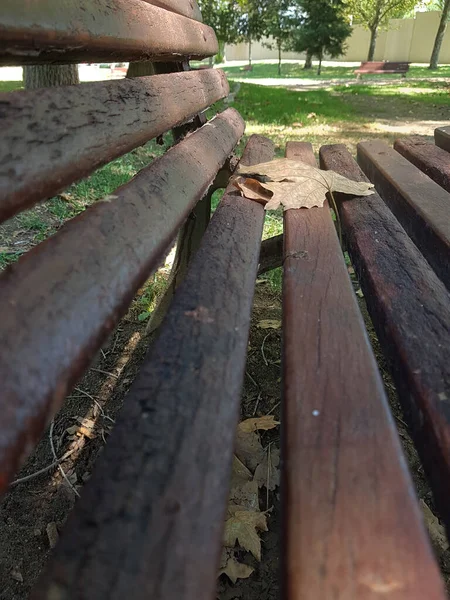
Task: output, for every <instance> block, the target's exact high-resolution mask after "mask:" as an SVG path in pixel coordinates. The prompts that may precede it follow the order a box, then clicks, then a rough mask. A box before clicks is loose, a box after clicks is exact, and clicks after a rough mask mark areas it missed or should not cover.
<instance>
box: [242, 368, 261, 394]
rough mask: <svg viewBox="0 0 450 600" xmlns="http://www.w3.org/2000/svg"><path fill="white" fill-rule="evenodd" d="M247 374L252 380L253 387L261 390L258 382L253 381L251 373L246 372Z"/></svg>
mask: <svg viewBox="0 0 450 600" xmlns="http://www.w3.org/2000/svg"><path fill="white" fill-rule="evenodd" d="M245 374H246V375H247V377H248V378H249V379H250V381H251V382H252V383H253V385H254V386H255V388H258V390H259V389H260V386H259V385H258V384H257V383H256V381H255V380H254V379H253V377H252V376H251V375H250V373H249V372H248V371H245Z"/></svg>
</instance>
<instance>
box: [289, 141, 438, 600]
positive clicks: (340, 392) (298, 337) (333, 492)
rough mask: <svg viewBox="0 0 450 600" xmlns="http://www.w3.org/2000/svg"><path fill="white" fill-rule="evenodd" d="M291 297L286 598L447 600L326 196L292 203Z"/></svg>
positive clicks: (306, 153) (309, 157)
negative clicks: (297, 205)
mask: <svg viewBox="0 0 450 600" xmlns="http://www.w3.org/2000/svg"><path fill="white" fill-rule="evenodd" d="M308 146H309V145H308ZM287 156H288V158H293V157H295V158H303V160H304V161H305V162H308V163H310V164H313V163H314V162H315V161H314V156H313V153H312V149H311V147H310V146H309V148H308V147H307V146H306V145H301V146H299V145H295V146H292V145H290V144H289V145H288V147H287ZM283 307H284V309H283V321H284V323H283V331H284V333H283V335H284V348H283V362H284V409H283V417H282V419H283V426H284V439H283V464H284V465H285V471H284V475H283V484H284V488H283V491H284V497H283V509H284V520H283V533H284V543H283V554H284V565H283V571H282V577H283V578H284V585H285V595H284V597H285V598H286V599H287V600H299V599H300V598H301V599H302V600H303V599H304V600H316V599H319V598H321V599H322V598H323V599H325V598H336V599H339V600H341V599H342V600H344V599H345V600H359V599H362V598H364V600H376V599H377V600H378V599H379V598H381V597H383V598H390V599H392V600H413V599H414V600H423V599H424V598H427V599H433V600H437V599H439V600H444V598H445V593H444V590H443V585H442V582H441V580H440V576H439V571H438V568H437V565H436V563H435V562H434V559H433V555H432V551H431V548H430V545H429V542H428V538H427V534H426V532H425V530H424V527H423V523H422V518H421V514H420V511H419V508H418V503H417V500H416V498H415V494H414V491H413V487H412V483H411V480H410V477H409V474H408V472H407V468H406V464H405V460H404V458H403V455H402V451H401V447H400V443H399V440H398V437H397V433H396V429H395V425H394V423H393V420H392V417H391V414H390V411H389V408H388V405H387V400H386V397H385V393H384V389H383V383H382V380H381V378H380V376H379V373H378V370H377V366H376V363H375V359H374V356H373V354H372V351H371V348H370V343H369V340H368V338H367V335H366V332H365V330H364V323H363V321H362V318H361V314H360V312H359V309H358V305H357V302H356V300H355V296H354V293H353V291H352V287H351V283H350V280H349V277H348V273H347V269H346V266H345V262H344V259H343V255H342V251H341V249H340V246H339V242H338V238H337V235H336V232H335V228H334V224H333V221H332V219H331V215H330V211H329V209H328V207H326V206H325V207H324V208H312V209H309V210H295V209H294V210H288V211H287V212H285V248H284V288H283Z"/></svg>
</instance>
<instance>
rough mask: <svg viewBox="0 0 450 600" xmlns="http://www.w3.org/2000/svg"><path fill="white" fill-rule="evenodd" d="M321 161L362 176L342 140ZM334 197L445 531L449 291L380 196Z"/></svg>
mask: <svg viewBox="0 0 450 600" xmlns="http://www.w3.org/2000/svg"><path fill="white" fill-rule="evenodd" d="M321 164H322V165H323V166H325V167H326V168H328V169H333V170H335V171H337V172H339V173H341V174H342V175H345V176H346V177H349V178H350V179H353V180H356V181H362V180H366V178H365V177H364V174H363V173H362V171H361V169H360V168H359V167H358V165H357V164H356V163H355V161H354V160H353V159H352V158H351V156H350V154H349V153H348V151H347V150H346V148H345V146H342V145H337V146H329V147H324V148H322V149H321ZM338 200H339V207H340V215H341V221H342V226H343V230H344V233H345V237H346V240H347V245H348V250H349V253H350V255H351V257H352V262H353V264H354V266H355V268H356V270H357V273H358V277H359V279H360V282H361V286H362V289H363V291H364V296H365V299H366V302H367V307H368V310H369V313H370V316H371V318H372V321H373V324H374V326H375V329H376V332H377V335H378V338H379V340H380V343H381V344H382V346H383V349H384V352H385V354H386V355H387V356H388V358H389V359H390V361H391V365H392V375H393V378H394V381H395V384H396V386H397V390H398V393H399V396H400V400H401V402H402V405H403V409H404V411H405V415H406V418H407V420H408V422H409V425H410V427H411V432H412V435H413V438H414V441H415V444H416V446H417V448H418V450H419V453H420V455H421V459H422V462H423V463H424V466H425V469H426V471H427V474H428V476H429V478H430V480H431V485H432V488H433V492H434V496H435V498H436V501H437V502H438V506H439V510H440V512H441V515H442V517H443V518H444V520H445V522H446V526H447V531H450V505H449V502H448V499H449V497H450V411H449V408H448V404H449V400H450V364H449V360H448V350H449V348H450V294H449V293H448V291H447V290H446V289H445V287H444V285H443V284H442V282H441V281H440V280H439V279H438V277H437V276H436V274H435V273H434V272H433V270H432V269H431V268H430V266H429V264H428V263H427V261H426V260H425V259H424V257H423V256H422V254H421V253H420V251H419V250H418V249H417V247H416V246H415V245H414V244H413V242H412V241H411V239H410V238H409V237H408V235H407V233H406V232H405V231H404V229H403V228H402V227H401V226H400V224H399V223H398V221H397V219H396V218H395V217H394V215H393V214H392V213H391V211H390V210H389V208H388V207H387V206H386V204H385V203H384V202H383V201H382V200H381V198H380V197H379V196H378V195H373V196H370V197H368V198H361V199H358V198H355V199H352V200H347V201H346V200H345V198H339V196H338ZM424 597H427V594H425V595H424Z"/></svg>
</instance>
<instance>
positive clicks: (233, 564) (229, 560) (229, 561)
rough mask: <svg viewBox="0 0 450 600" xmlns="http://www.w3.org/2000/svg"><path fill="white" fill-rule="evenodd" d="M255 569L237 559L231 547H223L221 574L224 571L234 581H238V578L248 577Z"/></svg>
mask: <svg viewBox="0 0 450 600" xmlns="http://www.w3.org/2000/svg"><path fill="white" fill-rule="evenodd" d="M253 571H254V569H252V567H249V566H248V565H244V564H243V563H240V562H238V561H237V560H236V558H235V556H234V552H233V550H232V549H231V548H228V549H226V548H223V550H222V557H221V560H220V570H219V575H222V574H223V573H224V574H225V575H226V576H227V577H228V578H229V579H230V580H231V581H232V582H233V583H236V581H237V580H238V579H248V577H250V575H251V574H252V573H253Z"/></svg>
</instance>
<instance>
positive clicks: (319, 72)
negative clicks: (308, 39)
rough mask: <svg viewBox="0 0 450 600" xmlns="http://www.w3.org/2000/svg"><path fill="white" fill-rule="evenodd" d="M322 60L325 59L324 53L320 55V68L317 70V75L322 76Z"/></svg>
mask: <svg viewBox="0 0 450 600" xmlns="http://www.w3.org/2000/svg"><path fill="white" fill-rule="evenodd" d="M322 58H323V54H322V52H321V53H320V54H319V68H318V69H317V75H319V76H320V75H321V73H322Z"/></svg>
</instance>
